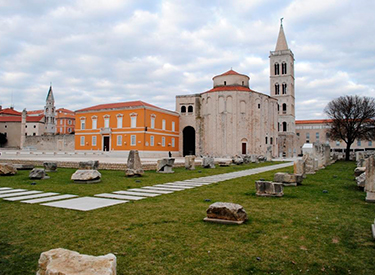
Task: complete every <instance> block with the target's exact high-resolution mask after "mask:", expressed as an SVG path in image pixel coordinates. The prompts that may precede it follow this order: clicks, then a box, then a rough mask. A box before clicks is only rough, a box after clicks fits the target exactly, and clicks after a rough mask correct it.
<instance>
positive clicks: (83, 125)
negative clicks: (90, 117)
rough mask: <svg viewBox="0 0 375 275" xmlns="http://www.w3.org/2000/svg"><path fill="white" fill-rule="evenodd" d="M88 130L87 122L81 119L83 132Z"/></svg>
mask: <svg viewBox="0 0 375 275" xmlns="http://www.w3.org/2000/svg"><path fill="white" fill-rule="evenodd" d="M85 128H86V120H84V119H81V130H85Z"/></svg>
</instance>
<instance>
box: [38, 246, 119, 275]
mask: <svg viewBox="0 0 375 275" xmlns="http://www.w3.org/2000/svg"><path fill="white" fill-rule="evenodd" d="M116 265H117V263H116V256H115V255H113V254H112V253H109V254H107V255H104V256H96V257H95V256H90V255H85V254H80V253H78V252H75V251H72V250H68V249H63V248H56V249H51V250H49V251H46V252H43V253H42V254H40V258H39V261H38V271H37V273H36V275H49V274H59V275H72V274H82V275H89V274H90V275H116Z"/></svg>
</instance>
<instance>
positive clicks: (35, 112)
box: [27, 110, 44, 115]
mask: <svg viewBox="0 0 375 275" xmlns="http://www.w3.org/2000/svg"><path fill="white" fill-rule="evenodd" d="M27 114H28V115H38V114H44V110H34V111H27Z"/></svg>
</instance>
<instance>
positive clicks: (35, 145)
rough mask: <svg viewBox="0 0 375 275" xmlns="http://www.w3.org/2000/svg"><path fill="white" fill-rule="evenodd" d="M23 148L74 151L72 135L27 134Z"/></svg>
mask: <svg viewBox="0 0 375 275" xmlns="http://www.w3.org/2000/svg"><path fill="white" fill-rule="evenodd" d="M24 148H25V149H30V150H44V151H48V150H54V151H74V135H55V136H27V137H26V138H25V144H24Z"/></svg>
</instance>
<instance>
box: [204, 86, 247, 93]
mask: <svg viewBox="0 0 375 275" xmlns="http://www.w3.org/2000/svg"><path fill="white" fill-rule="evenodd" d="M223 91H241V92H254V91H253V90H250V89H249V88H248V87H244V86H219V87H215V88H213V89H211V90H208V91H206V92H204V93H211V92H223Z"/></svg>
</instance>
